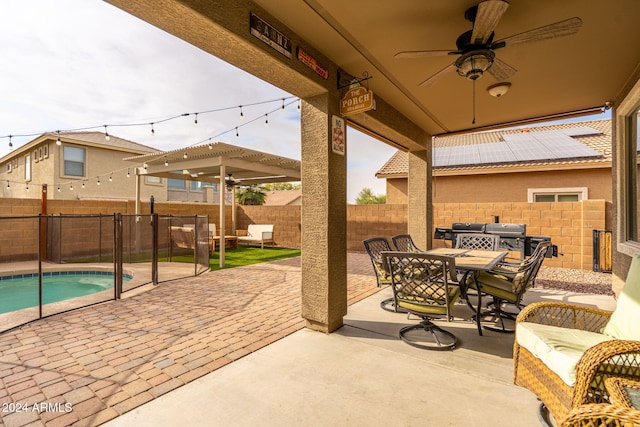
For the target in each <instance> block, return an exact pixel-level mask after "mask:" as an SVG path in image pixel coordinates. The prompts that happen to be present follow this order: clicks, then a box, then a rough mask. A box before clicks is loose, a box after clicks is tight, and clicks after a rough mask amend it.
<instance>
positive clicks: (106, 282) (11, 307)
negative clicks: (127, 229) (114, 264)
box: [0, 271, 131, 313]
mask: <svg viewBox="0 0 640 427" xmlns="http://www.w3.org/2000/svg"><path fill="white" fill-rule="evenodd" d="M128 280H131V276H128V275H123V276H122V282H123V283H124V282H127V281H128ZM109 289H113V273H111V272H95V271H94V272H89V271H69V272H55V273H43V275H42V303H43V304H49V303H52V302H57V301H64V300H67V299H71V298H76V297H80V296H84V295H89V294H93V293H96V292H102V291H106V290H109ZM37 306H38V275H37V274H23V275H18V276H9V277H0V313H8V312H10V311H15V310H21V309H23V308H29V307H37Z"/></svg>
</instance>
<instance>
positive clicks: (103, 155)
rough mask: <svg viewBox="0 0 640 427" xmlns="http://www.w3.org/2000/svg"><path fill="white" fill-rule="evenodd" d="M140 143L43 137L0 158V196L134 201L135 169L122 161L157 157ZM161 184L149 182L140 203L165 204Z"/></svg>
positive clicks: (89, 136)
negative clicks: (43, 189) (45, 187)
mask: <svg viewBox="0 0 640 427" xmlns="http://www.w3.org/2000/svg"><path fill="white" fill-rule="evenodd" d="M156 152H159V150H156V149H154V148H151V147H147V146H145V145H142V144H138V143H135V142H132V141H128V140H126V139H122V138H118V137H116V136H113V135H109V139H108V140H107V139H106V137H105V134H104V133H101V132H60V133H58V132H53V133H44V134H42V135H40V136H38V137H37V138H35V139H34V140H32V141H30V142H28V143H26V144H24V145H23V146H21V147H20V148H17V149H15V150H14V151H12V152H11V153H9V154H7V155H6V156H4V157H2V158H1V159H0V182H2V185H1V188H2V191H1V192H0V197H5V198H40V197H41V191H42V188H43V186H42V184H47V197H48V199H62V200H70V199H129V200H131V199H134V198H135V195H136V189H135V182H136V181H135V179H134V177H133V175H134V173H135V170H134V168H133V167H131V166H130V165H128V164H127V163H126V162H124V161H123V160H122V159H123V158H124V157H130V156H132V155H141V154H148V153H156ZM166 194H167V191H166V183H165V182H163V180H162V179H161V178H156V177H148V178H147V179H146V180H145V181H144V183H143V184H142V185H141V189H140V198H141V199H142V200H148V199H149V197H150V196H151V195H154V198H155V199H156V200H158V201H166Z"/></svg>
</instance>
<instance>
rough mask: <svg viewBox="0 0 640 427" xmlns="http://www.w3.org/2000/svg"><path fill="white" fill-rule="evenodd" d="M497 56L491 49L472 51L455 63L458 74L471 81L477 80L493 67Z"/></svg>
mask: <svg viewBox="0 0 640 427" xmlns="http://www.w3.org/2000/svg"><path fill="white" fill-rule="evenodd" d="M493 58H495V54H494V53H493V52H492V51H490V50H489V49H478V50H472V51H471V52H467V53H465V54H463V55H462V56H461V57H460V58H458V59H457V60H456V62H455V65H456V69H457V71H458V74H459V75H461V76H462V77H466V78H468V79H469V80H476V79H478V78H479V77H480V76H482V74H483V73H484V72H485V71H487V70H488V69H489V68H490V67H491V65H493Z"/></svg>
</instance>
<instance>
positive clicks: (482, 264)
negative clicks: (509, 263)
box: [425, 248, 509, 302]
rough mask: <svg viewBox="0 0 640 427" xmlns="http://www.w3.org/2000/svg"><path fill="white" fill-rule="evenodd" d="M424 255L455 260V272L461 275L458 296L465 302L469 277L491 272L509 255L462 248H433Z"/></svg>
mask: <svg viewBox="0 0 640 427" xmlns="http://www.w3.org/2000/svg"><path fill="white" fill-rule="evenodd" d="M425 253H428V254H431V255H440V256H450V257H453V258H455V263H456V270H458V271H459V272H460V273H461V274H462V277H461V279H460V281H459V283H460V294H461V297H462V298H463V299H465V300H466V299H467V289H466V288H467V286H466V284H467V280H468V278H469V276H470V275H472V274H473V275H475V274H478V273H479V272H481V271H489V270H491V269H492V268H493V267H495V266H496V265H497V264H499V263H500V262H502V260H504V258H505V257H506V256H507V255H508V254H509V252H508V251H485V250H479V249H464V248H459V249H457V248H435V249H429V250H428V251H425ZM467 302H468V301H467Z"/></svg>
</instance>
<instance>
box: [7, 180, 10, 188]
mask: <svg viewBox="0 0 640 427" xmlns="http://www.w3.org/2000/svg"><path fill="white" fill-rule="evenodd" d="M7 188H11V184H9V180H7Z"/></svg>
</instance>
